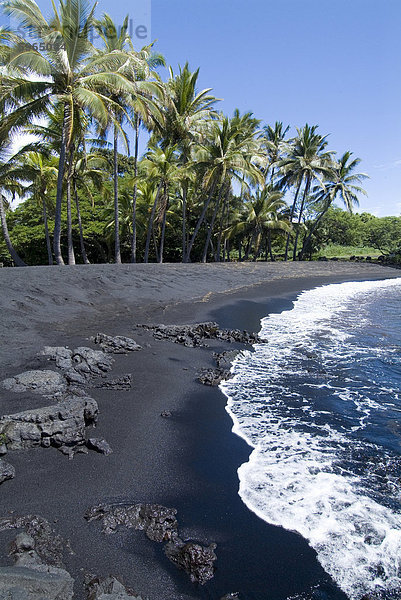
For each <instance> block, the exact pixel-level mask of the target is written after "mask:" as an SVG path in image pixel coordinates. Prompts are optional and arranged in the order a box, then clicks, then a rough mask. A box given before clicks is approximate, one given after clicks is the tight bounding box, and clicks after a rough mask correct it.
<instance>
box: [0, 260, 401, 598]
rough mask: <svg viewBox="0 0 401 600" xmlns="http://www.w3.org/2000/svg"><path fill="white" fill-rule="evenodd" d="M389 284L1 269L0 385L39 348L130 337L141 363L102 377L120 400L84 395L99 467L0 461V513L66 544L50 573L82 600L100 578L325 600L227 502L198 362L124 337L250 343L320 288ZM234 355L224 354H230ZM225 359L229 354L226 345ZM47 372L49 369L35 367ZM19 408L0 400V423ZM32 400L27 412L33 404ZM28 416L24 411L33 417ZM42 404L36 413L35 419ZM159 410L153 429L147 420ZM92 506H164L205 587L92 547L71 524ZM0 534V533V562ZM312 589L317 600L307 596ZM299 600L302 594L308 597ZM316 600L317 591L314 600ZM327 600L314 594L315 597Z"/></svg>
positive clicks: (146, 554) (350, 272)
mask: <svg viewBox="0 0 401 600" xmlns="http://www.w3.org/2000/svg"><path fill="white" fill-rule="evenodd" d="M399 275H400V272H399V271H397V270H393V269H390V268H385V267H378V266H375V265H369V264H366V265H365V264H363V265H362V264H361V265H359V264H352V263H311V264H309V263H301V264H291V263H288V264H279V263H276V264H270V263H268V264H262V263H258V264H255V265H253V264H226V265H122V266H114V265H93V266H77V267H72V268H71V267H65V268H59V267H54V268H49V267H36V268H28V269H2V270H0V286H1V289H0V310H1V317H0V339H1V350H0V359H1V366H0V376H1V379H3V378H4V377H9V376H12V375H14V374H17V373H19V372H21V371H22V370H26V369H27V368H38V367H39V368H40V367H43V365H44V359H43V358H38V357H37V353H38V352H40V351H41V350H42V348H43V346H44V345H66V346H69V347H71V348H73V347H77V346H82V345H92V344H91V343H90V342H88V338H89V337H90V336H91V335H95V334H96V333H97V332H99V331H101V332H103V333H106V334H109V335H126V336H130V337H131V336H132V337H133V338H134V339H135V340H136V341H137V342H138V343H139V344H141V345H142V346H143V350H142V351H140V352H135V353H132V354H129V355H127V356H116V357H115V358H116V362H115V366H114V369H113V371H112V374H113V376H117V375H119V374H124V373H132V375H133V387H132V389H131V390H127V391H112V390H100V389H92V390H90V391H89V394H90V395H92V396H93V397H94V398H95V399H96V401H97V402H98V404H99V412H100V414H99V423H98V427H97V429H96V430H95V432H94V434H95V435H96V436H97V437H104V438H105V439H106V440H107V441H108V442H109V443H110V445H111V447H112V448H113V451H114V452H113V454H111V455H110V456H103V455H100V454H96V453H94V452H90V453H89V454H88V455H86V456H84V455H77V456H76V457H75V458H74V459H73V460H71V461H69V460H67V458H66V457H65V456H63V455H62V454H61V453H59V452H57V451H56V450H55V449H53V448H49V449H38V450H32V451H24V452H22V451H21V452H12V453H11V452H10V453H9V454H8V456H7V460H8V461H9V462H11V463H12V464H13V465H14V466H15V468H16V471H17V474H16V477H15V479H13V480H11V481H6V482H5V483H4V484H2V485H1V487H0V496H1V507H2V514H1V515H0V516H6V515H7V514H8V513H9V511H15V514H21V515H22V514H28V513H29V514H39V515H41V516H42V517H44V518H46V519H47V520H49V521H50V522H51V523H52V524H53V526H54V528H55V529H56V531H57V532H58V533H60V534H61V535H62V536H63V537H64V538H66V539H69V540H70V542H71V547H72V549H73V551H74V554H69V553H66V555H65V564H66V567H67V569H68V570H69V571H70V573H71V574H72V576H73V577H74V578H75V579H76V598H77V600H82V599H83V598H84V595H83V592H82V585H81V582H82V577H83V575H84V573H88V572H89V573H93V574H96V575H108V574H113V575H115V576H118V577H120V578H121V579H122V580H123V581H124V583H126V584H127V585H128V586H129V587H131V588H133V589H134V590H135V591H136V592H137V593H138V594H141V595H143V597H148V598H149V599H150V600H162V599H163V600H173V599H175V600H184V599H190V598H212V599H218V598H220V597H221V596H223V595H224V594H226V593H228V592H240V597H241V598H242V599H257V600H265V599H267V598H269V599H272V600H285V599H286V598H288V597H290V596H294V595H296V594H299V593H302V592H307V593H309V594H310V595H309V596H308V595H304V596H300V597H302V598H308V597H310V598H318V597H319V598H327V599H330V600H337V599H338V600H340V599H343V598H345V596H344V595H343V594H342V593H341V592H340V591H339V590H337V589H336V587H335V586H334V584H333V583H332V582H331V581H330V578H329V577H328V576H327V575H326V574H325V573H324V571H323V570H322V568H321V567H320V565H319V563H318V562H317V561H316V558H315V553H314V552H313V550H311V549H310V548H309V547H308V545H307V544H306V542H305V541H304V540H303V539H302V538H301V537H300V536H298V535H296V534H293V533H291V532H287V531H284V530H282V529H281V528H277V527H272V526H269V525H268V524H266V523H264V522H263V521H261V520H260V519H259V518H258V517H256V516H255V515H254V514H252V513H251V512H250V511H249V510H248V509H247V508H246V507H245V505H244V504H243V503H242V502H241V500H240V498H239V496H238V494H237V490H238V478H237V473H236V471H237V468H238V467H239V465H240V464H242V463H243V462H244V461H246V460H247V457H248V455H249V452H250V449H249V448H248V447H247V446H246V444H245V443H244V442H243V441H242V440H240V439H239V438H237V437H236V436H235V435H233V434H232V433H231V427H232V422H231V420H230V418H229V417H228V415H227V413H226V412H225V397H224V396H223V394H222V393H221V392H220V391H219V390H218V389H216V388H208V387H205V386H202V385H201V384H199V383H198V382H197V381H196V373H197V371H198V370H199V368H201V367H205V366H211V365H212V359H211V353H212V351H213V350H215V349H216V350H217V349H220V348H221V349H226V347H227V345H225V346H224V347H223V346H222V344H220V343H217V342H212V343H211V344H210V347H209V348H185V347H183V346H181V345H178V344H171V343H170V342H167V341H156V340H154V339H153V337H152V336H151V334H150V333H149V332H146V331H144V330H139V331H138V330H137V331H134V329H133V328H134V326H135V324H137V323H147V322H154V323H160V322H163V323H166V324H175V323H191V322H192V323H193V322H200V321H206V320H216V321H217V322H218V323H219V324H220V326H221V327H229V328H239V329H248V330H256V331H258V329H259V321H260V318H261V317H263V316H265V315H266V314H268V313H270V312H279V311H281V310H284V309H286V308H290V307H291V303H292V301H293V300H294V299H295V297H296V295H297V294H298V293H299V292H300V291H302V290H305V289H310V288H312V287H316V286H317V285H323V284H326V283H334V282H342V281H356V280H366V279H385V278H388V277H393V276H396V277H398V276H399ZM233 347H234V345H233ZM238 347H240V346H238ZM50 368H54V367H52V366H50ZM30 401H32V402H33V398H32V397H30V396H29V395H27V394H25V395H24V394H23V395H21V396H19V395H18V394H11V393H10V392H5V391H4V390H1V391H0V407H1V410H0V412H1V414H9V413H11V412H17V411H18V410H21V409H22V408H25V407H26V406H27V405H29V402H30ZM35 402H36V403H37V404H38V402H39V403H40V401H39V400H38V398H37V397H36V400H35ZM37 404H36V405H37ZM46 404H49V402H48V401H47V400H46V401H45V400H43V403H42V405H43V406H44V405H46ZM165 410H167V411H170V412H171V413H172V416H171V417H170V418H168V419H165V418H162V417H161V416H160V414H161V412H163V411H165ZM100 502H110V503H114V502H129V503H136V502H155V503H160V504H163V505H165V506H172V507H175V508H177V510H178V513H177V518H178V521H179V526H180V532H181V535H182V537H184V538H188V539H195V540H199V541H201V542H202V543H208V544H209V543H211V542H216V543H217V550H216V554H217V557H218V559H217V561H216V573H215V577H214V578H213V579H212V580H211V581H210V582H209V583H207V584H206V585H205V586H203V587H200V586H196V585H194V584H192V583H191V582H190V581H189V578H188V576H187V575H186V574H185V573H183V572H180V571H178V570H177V569H176V568H175V567H174V566H173V565H172V564H171V563H170V562H169V561H168V560H167V558H166V557H165V556H164V554H163V549H162V545H161V544H156V543H154V542H151V541H149V540H148V539H147V538H146V537H145V535H144V533H143V532H140V531H133V530H125V529H120V530H119V531H118V532H117V533H115V534H113V535H110V536H105V535H104V534H102V533H101V527H100V524H99V523H97V522H92V523H87V522H86V521H85V520H84V518H83V515H84V513H85V511H86V510H87V509H88V508H89V507H90V506H93V505H95V504H98V503H100ZM13 537H14V534H13V532H9V531H8V532H2V533H0V563H1V564H2V565H5V564H10V562H11V561H10V559H9V558H7V556H6V546H7V543H8V541H10V540H11V539H12V538H13ZM314 588H316V589H319V590H320V592H319V593H320V596H316V595H315V596H313V595H312V591H310V590H313V589H314ZM308 590H309V592H308ZM315 594H316V591H315ZM324 594H326V595H324Z"/></svg>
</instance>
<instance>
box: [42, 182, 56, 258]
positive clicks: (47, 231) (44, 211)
mask: <svg viewBox="0 0 401 600" xmlns="http://www.w3.org/2000/svg"><path fill="white" fill-rule="evenodd" d="M42 206H43V223H44V226H45V236H46V247H47V259H48V262H49V265H52V264H53V254H52V245H51V243H50V235H49V224H48V222H47V208H46V195H45V194H42Z"/></svg>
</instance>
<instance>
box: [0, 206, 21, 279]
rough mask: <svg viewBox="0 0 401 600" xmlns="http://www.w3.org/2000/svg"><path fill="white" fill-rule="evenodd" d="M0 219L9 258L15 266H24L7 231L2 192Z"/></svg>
mask: <svg viewBox="0 0 401 600" xmlns="http://www.w3.org/2000/svg"><path fill="white" fill-rule="evenodd" d="M0 219H1V228H2V230H3V236H4V241H5V242H6V246H7V250H8V251H9V253H10V256H11V258H12V259H13V261H14V263H15V266H16V267H26V266H27V264H26V263H24V261H23V260H22V258H20V257H19V256H18V254H17V252H16V250H15V248H14V246H13V245H12V242H11V239H10V235H9V233H8V227H7V220H6V213H5V210H4V204H3V194H0Z"/></svg>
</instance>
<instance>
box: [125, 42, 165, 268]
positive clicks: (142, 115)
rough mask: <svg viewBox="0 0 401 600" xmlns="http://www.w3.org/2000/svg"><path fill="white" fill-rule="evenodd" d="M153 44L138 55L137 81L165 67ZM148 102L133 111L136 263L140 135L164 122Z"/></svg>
mask: <svg viewBox="0 0 401 600" xmlns="http://www.w3.org/2000/svg"><path fill="white" fill-rule="evenodd" d="M152 47H153V44H149V45H148V46H144V47H143V48H142V49H141V50H140V51H139V52H138V53H137V57H138V59H139V60H140V61H141V62H140V64H141V67H142V68H140V69H135V71H134V73H133V77H134V78H135V81H148V80H149V79H150V78H151V77H154V76H155V73H154V69H156V68H157V67H160V66H165V65H166V61H165V59H164V57H163V56H162V55H161V54H159V53H157V52H154V51H153V49H152ZM158 92H160V95H161V96H163V92H164V88H163V86H160V88H158V89H156V93H158ZM147 100H148V101H147V102H146V101H145V102H143V103H142V105H141V106H140V107H139V108H137V107H136V106H134V109H133V119H132V120H133V123H134V134H135V139H134V173H133V174H134V179H133V181H134V185H133V192H132V237H131V262H132V263H135V262H136V244H137V194H138V179H137V176H138V150H139V133H140V130H141V127H144V128H145V129H147V130H151V129H152V128H154V127H155V125H158V124H160V123H161V122H162V120H163V119H162V115H161V113H160V111H159V109H158V107H157V105H155V104H154V103H153V102H152V101H149V100H150V95H149V94H148V96H147Z"/></svg>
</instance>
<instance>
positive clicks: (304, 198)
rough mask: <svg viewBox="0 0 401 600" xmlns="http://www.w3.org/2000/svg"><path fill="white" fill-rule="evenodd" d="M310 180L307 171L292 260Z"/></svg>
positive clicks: (295, 255) (295, 254) (294, 257)
mask: <svg viewBox="0 0 401 600" xmlns="http://www.w3.org/2000/svg"><path fill="white" fill-rule="evenodd" d="M310 182H311V180H310V176H309V173H308V175H307V176H306V184H305V189H304V194H303V196H302V202H301V208H300V209H299V215H298V227H297V230H296V232H295V240H294V250H293V253H292V260H296V259H297V245H298V237H299V228H300V226H301V219H302V213H303V211H304V206H305V201H306V198H307V196H308V193H309V187H310Z"/></svg>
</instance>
